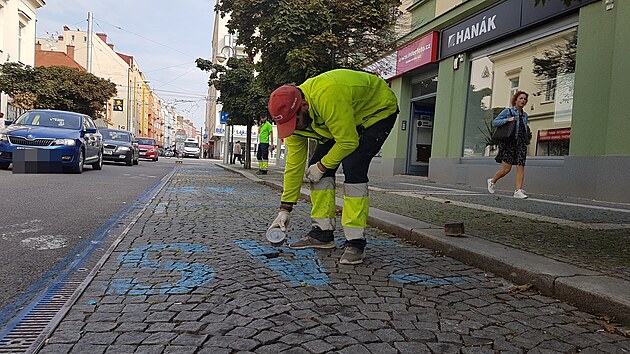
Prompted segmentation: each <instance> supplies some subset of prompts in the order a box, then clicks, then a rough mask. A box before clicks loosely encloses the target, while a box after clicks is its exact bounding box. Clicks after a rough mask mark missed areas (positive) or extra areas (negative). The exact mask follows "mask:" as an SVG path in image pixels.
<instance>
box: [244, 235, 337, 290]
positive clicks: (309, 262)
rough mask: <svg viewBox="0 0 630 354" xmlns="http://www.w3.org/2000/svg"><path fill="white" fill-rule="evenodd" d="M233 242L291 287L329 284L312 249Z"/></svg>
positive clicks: (252, 242)
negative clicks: (273, 255)
mask: <svg viewBox="0 0 630 354" xmlns="http://www.w3.org/2000/svg"><path fill="white" fill-rule="evenodd" d="M234 242H235V243H236V244H237V245H238V246H239V247H241V248H242V249H244V250H246V251H247V252H249V253H250V254H251V255H252V256H254V257H256V258H257V259H258V260H260V261H262V262H263V263H264V264H265V265H266V266H267V267H269V268H270V269H271V270H273V271H274V272H276V273H278V274H279V275H280V276H281V277H282V278H284V279H285V280H287V281H289V282H290V283H291V284H292V285H312V286H326V285H328V284H329V283H330V280H329V278H328V275H326V272H325V270H324V267H323V266H322V265H321V264H320V262H319V259H318V256H317V253H316V252H315V251H314V250H312V249H305V250H292V249H290V248H288V247H282V248H271V247H267V246H263V245H261V244H260V243H259V242H257V241H234ZM278 252H281V253H279V254H278V256H277V257H273V258H270V257H268V256H267V255H270V254H277V253H278ZM282 254H289V256H292V257H293V258H294V259H293V260H289V259H287V257H284V256H282Z"/></svg>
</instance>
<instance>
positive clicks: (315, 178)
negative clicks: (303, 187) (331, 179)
mask: <svg viewBox="0 0 630 354" xmlns="http://www.w3.org/2000/svg"><path fill="white" fill-rule="evenodd" d="M319 165H320V163H319V162H318V163H315V164H312V165H310V166H309V167H308V168H307V169H306V173H305V174H304V176H305V177H306V179H307V180H308V181H309V182H311V183H317V182H319V180H320V179H322V177H323V176H324V172H326V168H324V170H323V171H322V170H320V168H319ZM322 167H323V166H322Z"/></svg>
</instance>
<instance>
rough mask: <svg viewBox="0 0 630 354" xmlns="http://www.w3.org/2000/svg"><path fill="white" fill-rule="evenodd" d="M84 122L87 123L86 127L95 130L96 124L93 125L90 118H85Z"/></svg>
mask: <svg viewBox="0 0 630 354" xmlns="http://www.w3.org/2000/svg"><path fill="white" fill-rule="evenodd" d="M85 121H87V125H88V127H90V128H96V124H95V123H94V121H93V120H92V118H90V116H85Z"/></svg>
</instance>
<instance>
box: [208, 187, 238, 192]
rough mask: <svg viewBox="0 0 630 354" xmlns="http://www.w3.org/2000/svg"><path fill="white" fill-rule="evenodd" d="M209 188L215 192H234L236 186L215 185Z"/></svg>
mask: <svg viewBox="0 0 630 354" xmlns="http://www.w3.org/2000/svg"><path fill="white" fill-rule="evenodd" d="M208 189H209V190H211V191H213V192H217V193H232V192H234V188H215V187H208Z"/></svg>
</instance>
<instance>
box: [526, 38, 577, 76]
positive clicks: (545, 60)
mask: <svg viewBox="0 0 630 354" xmlns="http://www.w3.org/2000/svg"><path fill="white" fill-rule="evenodd" d="M576 55H577V31H574V32H573V33H572V34H571V35H570V36H567V37H565V38H564V43H563V44H558V45H556V46H554V47H553V49H549V50H545V51H543V52H542V56H541V57H539V58H534V59H533V61H534V68H533V70H532V72H533V73H534V75H535V76H536V77H537V78H538V79H539V80H542V81H546V80H548V79H553V78H555V77H556V76H558V75H561V74H568V73H574V72H575V59H576Z"/></svg>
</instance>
